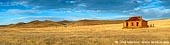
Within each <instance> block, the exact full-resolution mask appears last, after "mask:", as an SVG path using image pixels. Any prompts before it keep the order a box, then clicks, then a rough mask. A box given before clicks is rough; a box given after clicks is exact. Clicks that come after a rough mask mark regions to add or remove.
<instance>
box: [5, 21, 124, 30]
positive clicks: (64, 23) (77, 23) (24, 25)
mask: <svg viewBox="0 0 170 45" xmlns="http://www.w3.org/2000/svg"><path fill="white" fill-rule="evenodd" d="M119 23H122V20H79V21H67V20H63V21H59V22H54V21H49V20H45V21H39V20H35V21H31V22H28V23H24V22H19V23H17V24H11V25H8V27H18V28H41V27H60V26H87V25H102V24H119Z"/></svg>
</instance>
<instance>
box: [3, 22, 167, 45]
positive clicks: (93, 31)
mask: <svg viewBox="0 0 170 45" xmlns="http://www.w3.org/2000/svg"><path fill="white" fill-rule="evenodd" d="M158 22H159V23H158ZM169 22H170V21H169V20H156V21H149V24H155V26H156V27H154V28H143V29H121V28H122V27H121V26H122V24H106V25H94V26H77V27H71V26H70V27H57V28H56V27H46V28H1V29H0V33H1V34H0V45H169V44H164V43H157V44H151V43H149V44H146V43H132V44H129V43H126V44H125V43H115V41H170V33H169V32H170V30H169V29H170V25H169V24H170V23H169ZM160 23H161V24H160Z"/></svg>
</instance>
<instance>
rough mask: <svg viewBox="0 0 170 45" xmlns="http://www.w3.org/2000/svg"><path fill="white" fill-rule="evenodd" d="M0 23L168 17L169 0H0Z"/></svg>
mask: <svg viewBox="0 0 170 45" xmlns="http://www.w3.org/2000/svg"><path fill="white" fill-rule="evenodd" d="M0 16H1V17H0V19H1V20H0V25H5V24H11V23H17V22H30V21H33V20H52V21H61V20H70V21H76V20H82V19H95V20H122V19H127V18H128V17H129V16H142V17H143V18H144V19H160V18H170V1H169V0H0Z"/></svg>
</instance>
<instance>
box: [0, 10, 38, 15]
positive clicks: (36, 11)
mask: <svg viewBox="0 0 170 45" xmlns="http://www.w3.org/2000/svg"><path fill="white" fill-rule="evenodd" d="M0 13H1V14H8V15H20V14H35V13H39V12H38V10H20V9H9V10H7V11H5V12H0Z"/></svg>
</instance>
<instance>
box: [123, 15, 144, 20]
mask: <svg viewBox="0 0 170 45" xmlns="http://www.w3.org/2000/svg"><path fill="white" fill-rule="evenodd" d="M142 20H143V19H142V17H140V16H134V17H130V18H129V19H128V20H126V21H142ZM143 21H145V20H143Z"/></svg>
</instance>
